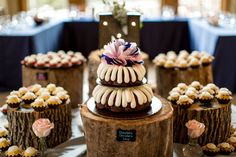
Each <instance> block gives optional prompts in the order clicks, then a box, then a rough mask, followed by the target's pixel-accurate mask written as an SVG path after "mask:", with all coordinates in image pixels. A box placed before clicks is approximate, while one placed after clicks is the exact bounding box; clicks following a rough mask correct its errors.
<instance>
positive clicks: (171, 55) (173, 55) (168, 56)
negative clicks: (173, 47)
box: [166, 51, 177, 60]
mask: <svg viewBox="0 0 236 157" xmlns="http://www.w3.org/2000/svg"><path fill="white" fill-rule="evenodd" d="M176 58H177V55H176V53H175V51H168V52H167V53H166V59H168V60H176Z"/></svg>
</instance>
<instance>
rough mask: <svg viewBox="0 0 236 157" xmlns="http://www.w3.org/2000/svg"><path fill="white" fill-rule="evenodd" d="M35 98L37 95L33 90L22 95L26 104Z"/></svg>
mask: <svg viewBox="0 0 236 157" xmlns="http://www.w3.org/2000/svg"><path fill="white" fill-rule="evenodd" d="M35 99H36V95H35V94H34V93H32V92H27V93H25V95H24V96H23V97H22V100H23V101H24V103H25V104H31V103H32V102H33V101H34V100H35Z"/></svg>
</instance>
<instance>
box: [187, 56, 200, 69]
mask: <svg viewBox="0 0 236 157" xmlns="http://www.w3.org/2000/svg"><path fill="white" fill-rule="evenodd" d="M188 64H189V66H190V67H191V68H198V67H199V66H200V64H201V62H200V61H199V60H198V59H197V58H194V57H192V58H191V59H190V60H189V63H188Z"/></svg>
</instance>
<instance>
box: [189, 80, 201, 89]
mask: <svg viewBox="0 0 236 157" xmlns="http://www.w3.org/2000/svg"><path fill="white" fill-rule="evenodd" d="M190 87H194V88H195V89H196V90H200V89H202V85H201V84H200V82H198V81H193V82H192V83H191V84H190Z"/></svg>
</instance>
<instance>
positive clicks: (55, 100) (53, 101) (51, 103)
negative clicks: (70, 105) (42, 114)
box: [46, 96, 62, 109]
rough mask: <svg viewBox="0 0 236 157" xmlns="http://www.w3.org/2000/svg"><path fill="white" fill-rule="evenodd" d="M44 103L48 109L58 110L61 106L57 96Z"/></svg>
mask: <svg viewBox="0 0 236 157" xmlns="http://www.w3.org/2000/svg"><path fill="white" fill-rule="evenodd" d="M46 103H47V104H48V107H49V108H53V109H55V108H58V107H59V105H61V104H62V101H61V100H60V99H59V98H58V97H57V96H51V97H50V98H49V99H48V100H47V101H46Z"/></svg>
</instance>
